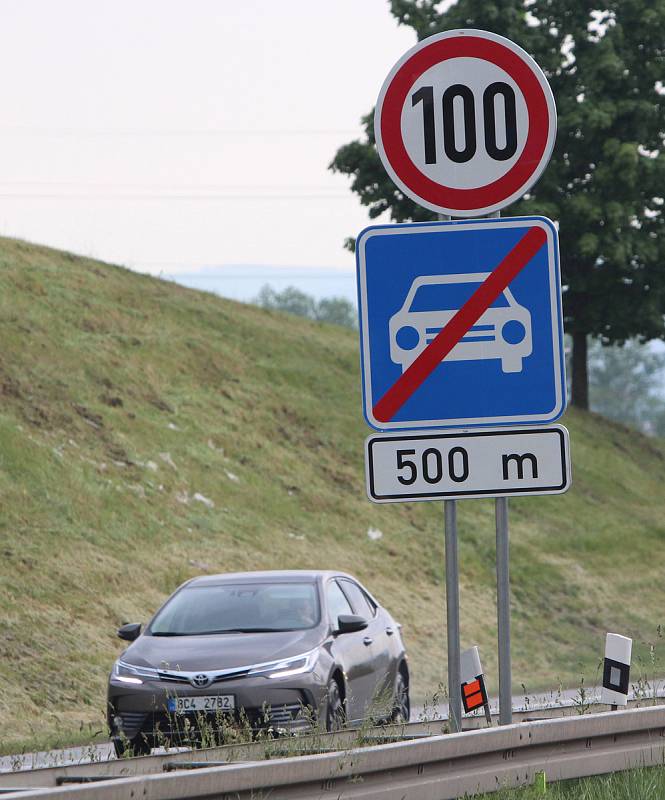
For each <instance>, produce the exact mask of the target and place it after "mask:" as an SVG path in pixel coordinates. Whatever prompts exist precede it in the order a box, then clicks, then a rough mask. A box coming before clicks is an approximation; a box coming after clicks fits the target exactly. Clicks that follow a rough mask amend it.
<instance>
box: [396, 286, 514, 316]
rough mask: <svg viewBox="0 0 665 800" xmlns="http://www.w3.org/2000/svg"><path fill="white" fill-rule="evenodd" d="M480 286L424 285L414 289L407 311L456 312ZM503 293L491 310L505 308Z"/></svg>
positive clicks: (506, 303) (505, 300) (506, 304)
mask: <svg viewBox="0 0 665 800" xmlns="http://www.w3.org/2000/svg"><path fill="white" fill-rule="evenodd" d="M479 286H480V283H477V282H475V281H474V282H473V283H426V284H424V285H423V286H419V287H418V288H417V289H416V293H415V295H414V296H413V300H412V301H411V306H410V308H409V311H457V310H458V309H460V308H462V306H463V305H464V303H466V301H467V300H468V299H469V298H470V297H471V295H472V294H473V293H474V292H475V291H476V289H477V288H478V287H479ZM507 306H508V300H507V299H506V297H505V295H504V294H503V292H502V293H501V294H500V295H499V296H498V297H497V298H496V300H495V301H494V302H493V303H492V305H491V308H506V307H507Z"/></svg>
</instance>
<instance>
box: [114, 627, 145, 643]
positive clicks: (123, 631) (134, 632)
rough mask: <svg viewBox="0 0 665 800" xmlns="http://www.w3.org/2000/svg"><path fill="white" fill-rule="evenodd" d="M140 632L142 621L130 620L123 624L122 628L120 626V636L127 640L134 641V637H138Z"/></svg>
mask: <svg viewBox="0 0 665 800" xmlns="http://www.w3.org/2000/svg"><path fill="white" fill-rule="evenodd" d="M140 633H141V623H140V622H128V623H127V624H126V625H123V626H122V628H118V636H119V637H120V638H121V639H124V640H125V641H126V642H133V641H134V639H138V637H139V634H140Z"/></svg>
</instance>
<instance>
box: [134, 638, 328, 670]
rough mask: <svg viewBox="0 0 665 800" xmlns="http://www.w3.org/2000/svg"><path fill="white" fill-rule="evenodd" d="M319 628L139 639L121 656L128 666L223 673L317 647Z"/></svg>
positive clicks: (319, 639)
mask: <svg viewBox="0 0 665 800" xmlns="http://www.w3.org/2000/svg"><path fill="white" fill-rule="evenodd" d="M323 638H324V631H323V630H322V629H321V628H320V627H318V628H313V629H309V630H304V631H284V632H276V633H227V634H215V635H212V636H145V635H144V636H140V637H139V638H138V639H137V640H136V641H135V642H133V643H132V644H131V645H130V646H129V647H128V648H127V650H125V652H124V653H123V654H122V656H121V658H122V660H123V661H126V662H127V663H128V664H133V665H135V666H139V667H155V668H157V669H174V670H184V671H191V670H222V669H234V668H236V667H246V666H251V665H252V664H261V663H264V662H266V661H277V660H280V659H282V658H289V657H290V656H297V655H300V653H305V652H307V651H308V650H313V649H314V648H315V647H317V646H318V645H319V644H320V643H321V641H322V640H323Z"/></svg>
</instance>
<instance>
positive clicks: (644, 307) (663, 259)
mask: <svg viewBox="0 0 665 800" xmlns="http://www.w3.org/2000/svg"><path fill="white" fill-rule="evenodd" d="M441 5H442V4H441V2H440V0H392V1H391V10H392V13H393V14H394V16H395V17H397V20H398V22H399V23H400V24H402V25H408V26H410V27H412V28H413V29H414V30H415V31H416V33H417V35H418V38H419V39H423V38H425V37H426V36H430V35H432V34H434V33H438V32H440V31H443V30H450V29H454V28H480V29H485V30H490V31H493V32H495V33H498V34H501V35H503V36H506V37H508V38H509V39H512V40H513V41H515V42H517V43H518V44H519V45H521V46H522V47H523V48H524V49H525V50H526V51H527V52H529V53H530V54H531V55H532V56H533V57H534V59H535V60H536V62H537V63H538V64H540V66H541V67H542V68H543V71H544V72H545V74H546V75H547V78H548V80H549V82H550V84H551V86H552V90H553V92H554V96H555V98H556V102H557V109H558V135H557V142H556V145H555V149H554V154H553V157H552V160H551V162H550V164H549V166H548V167H547V169H546V170H545V172H544V174H543V176H542V177H541V178H540V180H539V181H538V183H537V184H536V185H535V186H534V187H532V189H531V191H530V193H529V194H528V195H526V196H525V197H524V198H523V199H522V200H520V201H518V202H517V203H514V204H513V205H512V206H511V207H510V208H509V209H507V212H506V213H508V214H544V215H546V216H548V217H551V218H552V219H554V220H556V221H558V223H559V226H560V228H559V233H560V246H561V262H562V283H563V289H564V324H565V328H566V330H567V331H568V332H569V333H570V335H571V337H572V341H573V358H572V363H573V369H572V372H573V376H572V377H573V403H574V405H576V406H579V407H581V408H588V405H589V380H588V353H587V343H588V338H589V336H592V337H596V338H598V339H599V340H600V341H601V342H602V343H603V344H605V345H607V344H611V343H622V342H625V341H626V340H627V339H629V338H631V337H636V338H637V339H638V340H639V341H641V342H644V341H647V340H649V339H654V338H661V339H665V323H664V318H663V314H664V312H665V215H664V214H663V193H664V189H663V187H664V186H665V154H664V153H663V146H664V142H665V89H664V88H663V84H662V83H661V81H663V80H664V79H665V45H664V44H663V43H664V41H665V2H663V0H611V2H605V3H601V4H600V5H599V4H598V3H597V2H589V1H588V0H459V2H458V3H457V4H456V5H454V6H452V7H451V8H449V9H448V10H447V11H440V10H438V9H439V8H440V7H441ZM363 124H364V127H365V134H366V138H365V139H364V140H363V141H354V142H351V143H349V144H347V145H344V146H343V147H341V148H340V149H339V150H338V151H337V153H336V155H335V157H334V159H333V161H332V163H331V165H330V168H331V169H332V170H333V171H336V172H340V173H343V174H345V175H350V176H352V177H353V180H352V183H351V188H352V190H353V191H354V192H356V193H357V194H358V195H359V197H360V200H361V202H362V203H363V204H364V205H366V206H368V207H369V216H370V217H371V218H376V217H378V216H379V215H380V214H382V213H384V212H386V211H387V212H389V213H390V216H391V219H392V220H394V221H395V222H403V221H406V220H415V221H420V220H428V219H433V218H434V215H433V214H432V212H430V211H428V210H427V209H424V208H421V207H420V206H417V205H415V204H414V203H413V202H412V201H411V200H409V199H408V198H406V197H405V196H404V195H403V194H402V193H401V192H400V191H399V190H398V189H397V187H396V186H395V185H394V184H393V183H392V181H391V180H390V178H389V177H388V175H387V174H386V172H385V171H384V169H383V167H382V165H381V162H380V160H379V157H378V154H377V152H376V149H375V145H374V131H373V115H372V114H368V115H367V116H366V117H364V119H363ZM347 241H348V240H347Z"/></svg>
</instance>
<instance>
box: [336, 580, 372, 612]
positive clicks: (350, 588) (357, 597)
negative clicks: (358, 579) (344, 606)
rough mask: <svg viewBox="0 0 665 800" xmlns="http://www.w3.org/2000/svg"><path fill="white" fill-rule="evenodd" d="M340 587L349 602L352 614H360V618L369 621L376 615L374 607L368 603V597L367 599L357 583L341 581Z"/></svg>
mask: <svg viewBox="0 0 665 800" xmlns="http://www.w3.org/2000/svg"><path fill="white" fill-rule="evenodd" d="M340 585H341V587H342V589H343V590H344V594H345V595H346V596H347V597H348V598H349V600H350V601H351V605H352V606H353V610H354V612H355V613H356V614H360V616H361V617H365V618H366V619H371V618H372V617H373V616H374V614H375V613H376V607H375V606H374V604H373V603H372V602H371V601H370V599H369V597H367V595H366V594H365V592H363V590H362V589H361V588H360V586H358V584H357V583H354V582H353V581H349V580H341V581H340Z"/></svg>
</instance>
